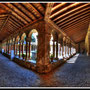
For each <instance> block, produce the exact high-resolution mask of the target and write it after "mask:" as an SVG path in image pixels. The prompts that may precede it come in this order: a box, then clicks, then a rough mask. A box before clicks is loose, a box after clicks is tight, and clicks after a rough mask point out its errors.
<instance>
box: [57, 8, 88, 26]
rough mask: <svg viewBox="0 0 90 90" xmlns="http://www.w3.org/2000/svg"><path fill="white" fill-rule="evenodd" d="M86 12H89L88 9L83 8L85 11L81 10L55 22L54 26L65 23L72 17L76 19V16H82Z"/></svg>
mask: <svg viewBox="0 0 90 90" xmlns="http://www.w3.org/2000/svg"><path fill="white" fill-rule="evenodd" d="M87 10H89V9H88V8H85V9H82V10H80V11H78V12H76V13H73V14H71V15H69V16H67V17H65V18H63V19H61V20H59V21H58V22H56V24H60V23H62V22H63V21H66V20H68V19H70V18H72V17H74V18H75V17H78V16H80V15H82V14H84V13H85V12H87Z"/></svg>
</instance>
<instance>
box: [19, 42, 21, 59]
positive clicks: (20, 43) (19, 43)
mask: <svg viewBox="0 0 90 90" xmlns="http://www.w3.org/2000/svg"><path fill="white" fill-rule="evenodd" d="M20 54H21V41H19V58H20V56H21V55H20Z"/></svg>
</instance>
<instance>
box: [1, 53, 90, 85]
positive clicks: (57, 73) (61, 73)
mask: <svg viewBox="0 0 90 90" xmlns="http://www.w3.org/2000/svg"><path fill="white" fill-rule="evenodd" d="M0 87H90V56H88V57H87V56H85V55H78V54H77V55H75V56H74V57H73V58H71V59H70V60H68V61H67V63H65V64H64V65H63V66H61V67H59V68H57V69H55V70H53V71H52V72H50V73H48V74H38V73H36V72H33V71H32V70H28V69H26V68H23V67H21V66H19V65H17V64H16V63H15V62H13V61H10V60H9V59H7V58H6V57H4V56H3V55H1V54H0Z"/></svg>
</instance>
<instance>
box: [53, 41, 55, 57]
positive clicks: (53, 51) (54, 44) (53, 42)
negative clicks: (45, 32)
mask: <svg viewBox="0 0 90 90" xmlns="http://www.w3.org/2000/svg"><path fill="white" fill-rule="evenodd" d="M54 57H55V42H54V40H53V58H54Z"/></svg>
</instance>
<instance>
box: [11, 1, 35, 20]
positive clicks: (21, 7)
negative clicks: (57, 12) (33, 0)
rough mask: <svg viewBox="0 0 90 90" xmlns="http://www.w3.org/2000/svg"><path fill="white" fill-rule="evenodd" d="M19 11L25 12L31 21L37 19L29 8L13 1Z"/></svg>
mask: <svg viewBox="0 0 90 90" xmlns="http://www.w3.org/2000/svg"><path fill="white" fill-rule="evenodd" d="M12 5H14V6H15V7H16V8H17V9H18V10H19V11H21V12H22V13H24V15H26V16H27V17H28V18H29V19H30V20H31V21H33V20H35V19H36V18H35V17H34V16H33V14H31V13H30V12H29V11H28V10H27V9H25V8H24V7H23V6H22V5H21V4H19V3H12Z"/></svg>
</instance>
